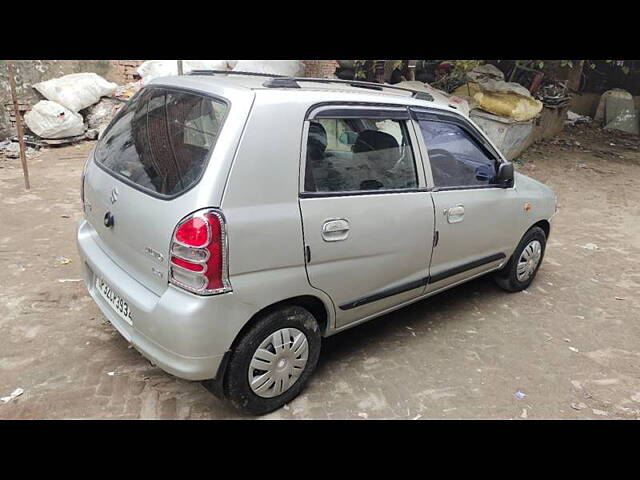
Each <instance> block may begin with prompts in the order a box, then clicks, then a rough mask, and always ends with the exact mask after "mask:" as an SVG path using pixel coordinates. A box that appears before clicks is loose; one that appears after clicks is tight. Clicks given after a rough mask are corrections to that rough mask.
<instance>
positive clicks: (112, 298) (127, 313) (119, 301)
mask: <svg viewBox="0 0 640 480" xmlns="http://www.w3.org/2000/svg"><path fill="white" fill-rule="evenodd" d="M96 289H97V290H98V292H99V293H100V295H101V296H102V298H104V299H105V300H106V302H107V303H108V304H109V305H110V306H111V308H113V310H114V311H115V312H116V313H117V314H118V316H119V317H120V318H121V319H123V320H124V321H125V322H127V323H128V324H129V325H133V316H132V314H131V308H130V307H129V304H128V303H127V301H126V300H125V299H124V298H122V297H121V296H120V295H118V294H117V293H116V292H114V291H113V289H112V288H111V287H110V286H109V284H108V283H107V282H105V281H104V280H102V279H101V278H100V277H98V276H97V275H96Z"/></svg>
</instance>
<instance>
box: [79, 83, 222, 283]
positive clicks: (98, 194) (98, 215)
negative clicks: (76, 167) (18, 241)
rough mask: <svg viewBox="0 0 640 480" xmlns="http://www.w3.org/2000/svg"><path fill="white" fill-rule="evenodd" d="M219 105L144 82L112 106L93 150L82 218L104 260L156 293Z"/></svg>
mask: <svg viewBox="0 0 640 480" xmlns="http://www.w3.org/2000/svg"><path fill="white" fill-rule="evenodd" d="M227 110H228V104H227V103H226V102H225V101H223V100H221V99H217V98H213V97H209V96H204V95H200V94H195V93H191V92H186V91H181V90H178V89H172V88H160V87H147V88H146V89H144V90H142V91H141V92H140V93H138V95H136V96H135V97H134V98H132V99H131V100H130V101H129V103H128V104H127V105H126V106H125V107H124V108H123V110H122V111H121V112H119V113H118V115H117V116H116V118H114V120H113V121H112V123H111V124H110V126H109V127H108V129H107V130H106V131H105V133H104V135H103V137H102V138H101V140H100V141H99V142H98V145H97V146H96V149H95V151H94V153H93V158H92V161H91V162H90V167H89V168H88V169H87V173H86V176H85V181H84V188H85V217H86V218H87V220H88V221H89V222H90V223H91V225H92V226H93V227H94V229H95V231H96V233H97V238H96V241H97V242H98V244H99V245H100V247H101V248H102V249H103V250H104V251H105V252H106V253H107V254H108V255H109V256H110V257H111V259H112V260H113V261H114V262H115V263H117V264H118V265H119V266H120V267H121V268H123V269H124V270H125V271H126V272H127V273H128V274H129V275H131V276H132V277H133V278H135V279H136V280H138V281H139V282H140V283H142V284H143V285H145V286H146V287H147V288H149V289H150V290H152V291H153V292H155V293H156V294H161V293H162V292H163V291H164V290H165V289H166V288H167V269H168V253H169V252H168V249H169V244H170V240H171V235H172V233H173V230H174V228H175V226H176V224H177V222H178V221H179V220H180V219H181V218H182V217H184V216H185V215H186V214H188V213H190V212H191V211H193V210H195V209H196V208H197V207H198V206H200V205H198V204H197V203H195V202H194V197H193V194H192V195H189V194H190V193H192V189H193V187H194V186H195V185H196V184H197V183H198V181H199V180H200V178H201V176H202V175H203V173H204V171H205V168H206V165H207V163H208V160H209V157H210V155H211V152H212V150H213V148H214V145H215V144H216V141H217V138H218V134H219V132H220V129H221V127H222V124H223V122H224V121H225V118H226V114H227ZM196 193H197V192H196Z"/></svg>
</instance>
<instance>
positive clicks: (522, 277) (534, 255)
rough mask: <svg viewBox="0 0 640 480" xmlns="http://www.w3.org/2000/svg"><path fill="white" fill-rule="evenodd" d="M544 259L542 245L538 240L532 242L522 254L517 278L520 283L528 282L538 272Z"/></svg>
mask: <svg viewBox="0 0 640 480" xmlns="http://www.w3.org/2000/svg"><path fill="white" fill-rule="evenodd" d="M541 257H542V245H541V244H540V242H539V241H538V240H533V241H532V242H530V243H529V244H528V245H527V246H526V247H525V248H524V250H523V251H522V253H521V254H520V258H519V259H518V268H517V270H516V277H517V279H518V281H519V282H526V281H527V280H529V278H531V276H532V275H533V272H535V271H536V268H537V267H538V264H539V263H540V258H541Z"/></svg>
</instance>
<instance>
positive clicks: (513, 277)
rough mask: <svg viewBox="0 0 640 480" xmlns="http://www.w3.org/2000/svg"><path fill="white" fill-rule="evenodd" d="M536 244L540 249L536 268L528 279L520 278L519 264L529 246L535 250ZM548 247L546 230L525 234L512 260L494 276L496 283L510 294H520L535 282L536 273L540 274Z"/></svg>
mask: <svg viewBox="0 0 640 480" xmlns="http://www.w3.org/2000/svg"><path fill="white" fill-rule="evenodd" d="M535 242H537V243H538V245H539V247H540V251H539V258H538V261H537V263H536V264H535V268H534V269H533V271H530V270H529V271H527V273H528V272H530V273H529V274H528V276H526V278H522V277H521V278H518V276H519V275H518V264H519V262H520V260H521V257H522V255H523V252H524V250H525V249H526V248H527V247H529V246H531V248H532V249H534V250H535ZM546 245H547V236H546V234H545V233H544V230H542V229H541V228H540V227H533V228H531V229H530V230H528V231H527V233H525V234H524V236H523V237H522V240H520V243H519V244H518V246H517V247H516V249H515V251H514V252H513V255H512V256H511V259H509V262H508V263H507V264H506V265H505V266H504V267H503V268H502V269H501V270H500V271H499V272H498V273H496V274H495V275H494V277H493V279H494V280H495V282H496V283H497V284H498V285H499V286H500V287H501V288H503V289H504V290H506V291H508V292H520V291H522V290H524V289H526V288H527V287H528V286H529V285H530V284H531V282H533V279H534V278H535V276H536V273H538V269H539V268H540V265H542V260H543V259H544V251H545V247H546ZM531 251H532V250H531V249H530V250H529V252H531ZM520 268H523V267H520ZM523 270H525V271H526V268H524V269H523Z"/></svg>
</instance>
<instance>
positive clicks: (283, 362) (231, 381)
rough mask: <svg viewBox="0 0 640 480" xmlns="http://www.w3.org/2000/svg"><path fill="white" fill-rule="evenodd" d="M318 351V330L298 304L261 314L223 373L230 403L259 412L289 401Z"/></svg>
mask: <svg viewBox="0 0 640 480" xmlns="http://www.w3.org/2000/svg"><path fill="white" fill-rule="evenodd" d="M319 355H320V329H319V327H318V323H317V322H316V319H315V318H314V316H313V315H312V314H311V313H309V311H307V310H306V309H304V308H302V307H298V306H289V307H284V308H281V309H279V310H276V311H274V312H270V313H268V314H266V315H265V316H263V317H262V318H260V319H259V320H258V321H257V322H256V323H255V324H254V325H253V326H252V327H251V328H250V329H249V331H247V332H246V333H245V334H244V336H243V337H242V338H241V339H240V341H239V342H238V343H237V345H236V347H235V348H234V350H233V352H232V354H231V357H230V359H229V365H228V368H227V371H226V375H225V389H224V390H225V393H226V396H227V398H228V399H229V400H230V401H231V403H232V404H233V405H234V406H235V407H236V408H238V409H239V410H241V411H243V412H244V413H248V414H252V415H263V414H265V413H269V412H271V411H273V410H276V409H277V408H280V407H281V406H283V405H284V404H285V403H287V402H289V401H291V400H293V399H294V398H295V397H296V396H297V395H298V394H299V393H300V392H301V391H302V389H303V388H304V386H305V384H306V382H307V380H308V379H309V377H310V376H311V374H312V373H313V370H314V369H315V366H316V364H317V362H318V357H319Z"/></svg>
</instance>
